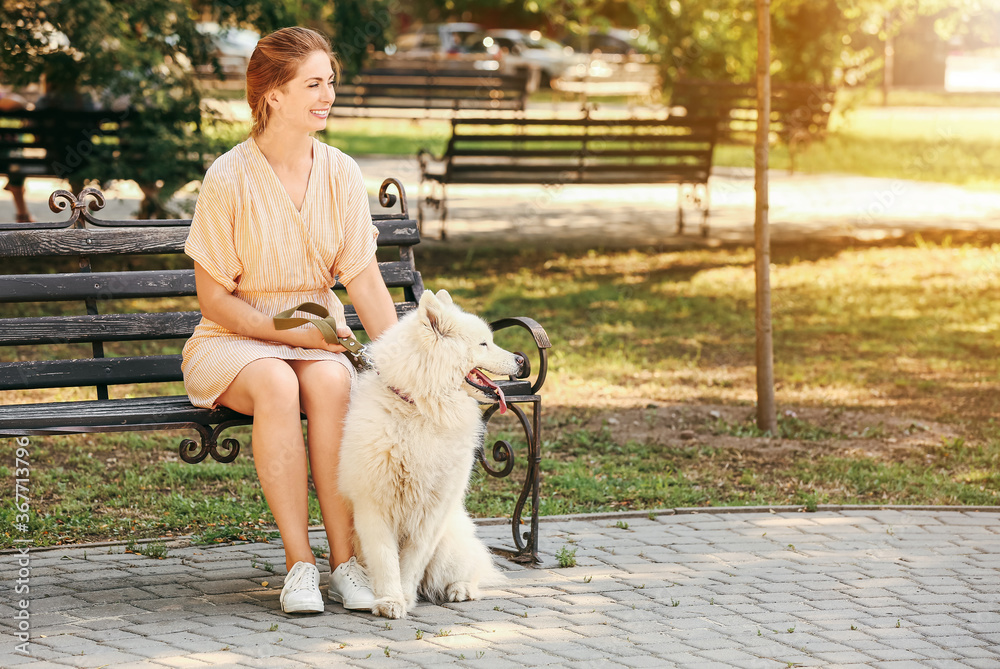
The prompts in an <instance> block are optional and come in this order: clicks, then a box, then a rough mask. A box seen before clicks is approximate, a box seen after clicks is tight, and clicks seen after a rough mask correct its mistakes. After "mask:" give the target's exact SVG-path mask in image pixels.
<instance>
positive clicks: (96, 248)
mask: <svg viewBox="0 0 1000 669" xmlns="http://www.w3.org/2000/svg"><path fill="white" fill-rule="evenodd" d="M158 222H159V221H152V223H154V224H155V223H158ZM372 222H373V223H374V224H375V227H376V228H378V231H379V235H378V243H379V245H382V246H413V245H414V244H417V243H419V241H420V234H419V232H418V229H417V225H416V223H415V222H414V221H411V220H408V219H402V220H392V219H389V220H378V219H373V221H372ZM111 223H119V222H118V221H112V222H111ZM124 223H127V224H128V225H119V226H114V227H107V228H103V227H102V228H52V229H48V230H16V231H15V230H7V231H4V234H2V235H0V258H38V257H44V256H75V255H92V256H93V255H121V254H130V253H135V254H140V253H146V254H148V253H183V252H184V242H185V241H187V235H188V229H189V228H188V225H189V224H190V221H189V220H183V221H172V223H173V225H172V226H170V227H160V226H155V225H151V226H141V225H133V224H132V222H131V221H124ZM20 225H24V224H20ZM137 228H138V229H140V230H141V234H137V230H136V229H137ZM0 230H3V227H2V226H0Z"/></svg>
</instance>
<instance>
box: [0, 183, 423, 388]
mask: <svg viewBox="0 0 1000 669" xmlns="http://www.w3.org/2000/svg"><path fill="white" fill-rule="evenodd" d="M390 185H394V186H395V187H396V188H397V190H398V192H399V198H398V200H399V202H400V211H399V212H396V213H391V212H390V213H376V214H373V216H372V221H373V223H374V224H375V225H376V226H377V227H378V228H379V237H378V245H379V268H380V269H381V271H382V276H383V278H384V279H385V282H386V285H388V286H389V287H390V288H391V289H400V290H396V291H394V292H395V293H397V294H398V295H399V297H398V301H397V302H396V311H397V313H398V314H400V315H402V314H404V313H406V312H408V311H410V310H412V309H414V308H416V303H417V301H418V300H419V299H420V294H421V293H422V292H423V283H422V279H421V277H420V273H419V272H418V271H417V270H416V267H415V265H414V260H413V245H415V244H417V243H418V242H419V240H420V237H419V233H418V231H417V224H416V222H415V221H413V220H411V219H410V217H409V213H408V209H407V206H406V198H405V194H404V192H403V189H402V186H401V184H399V182H398V181H396V180H395V179H387V180H386V181H385V182H384V183H383V184H382V189H381V191H380V193H379V202H380V204H381V205H382V207H384V208H385V209H390V208H392V207H394V206H395V203H396V201H397V197H396V195H395V194H392V193H389V192H388V191H387V188H388V186H390ZM91 201H92V202H93V203H95V204H97V205H100V206H103V203H104V197H103V195H102V194H101V193H100V191H98V190H97V189H93V188H88V189H85V190H84V191H83V192H82V193H81V194H80V196H79V197H74V196H73V195H72V194H71V193H69V192H68V191H57V192H56V193H53V196H52V198H50V205H54V206H53V209H54V210H64V209H66V208H67V206H70V207H72V215H71V217H70V220H69V221H67V222H64V223H55V224H52V223H50V224H37V223H35V224H23V223H22V224H18V223H10V224H0V261H3V262H5V264H7V265H8V267H9V266H10V265H11V264H12V263H14V264H17V265H19V267H18V268H17V271H19V273H14V274H0V305H3V306H2V307H0V309H2V311H0V315H2V317H0V390H4V391H7V390H29V389H36V388H63V387H73V386H94V387H95V388H96V389H97V397H98V399H106V398H107V397H108V386H111V385H117V384H137V383H151V382H173V381H180V380H182V375H181V370H180V355H179V352H180V348H181V347H182V346H183V343H184V342H183V340H185V339H187V338H188V337H189V336H190V335H191V333H192V332H193V331H194V328H195V326H196V325H197V324H198V321H199V320H200V318H201V314H200V312H198V311H197V308H198V305H197V300H196V299H195V298H194V296H195V295H196V292H195V281H194V269H193V265H192V263H191V262H190V259H188V258H187V256H184V255H183V253H184V242H185V240H186V239H187V234H188V229H189V226H190V223H191V221H190V220H149V221H136V220H126V221H101V220H99V219H96V218H94V217H93V216H92V215H91V214H90V213H89V212H88V211H87V210H86V208H85V207H86V205H88V204H91ZM98 208H99V207H98ZM151 254H156V255H159V256H163V257H160V258H150V257H149V256H150V255H151ZM144 256H145V259H143V257H144ZM126 257H127V258H129V260H126V259H125V258H126ZM74 258H75V259H78V260H79V262H78V266H79V270H78V271H75V272H65V271H63V272H57V273H48V271H49V267H47V265H46V263H47V262H49V261H51V262H52V263H61V264H66V260H67V259H70V260H71V259H74ZM104 265H108V266H109V267H107V268H105V267H103V266H104ZM20 266H26V267H27V270H22V269H21V267H20ZM164 267H167V269H164ZM170 267H176V268H174V269H171V268H170ZM61 269H65V268H61ZM8 271H9V269H8ZM342 288H343V286H341V285H339V284H338V285H337V287H336V288H335V289H338V290H340V289H342ZM344 301H345V302H346V300H344ZM346 312H347V322H348V324H349V325H350V327H351V328H352V329H354V330H361V329H362V328H361V323H360V321H359V319H358V317H357V314H356V313H355V311H354V309H353V307H351V306H350V305H347V307H346ZM15 314H16V315H15ZM37 314H46V315H37ZM149 340H174V341H173V342H171V343H166V344H161V345H150V344H148V343H143V342H148V341H149ZM178 340H180V341H178ZM15 347H20V348H15Z"/></svg>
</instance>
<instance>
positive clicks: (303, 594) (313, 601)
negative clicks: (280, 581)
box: [280, 562, 323, 613]
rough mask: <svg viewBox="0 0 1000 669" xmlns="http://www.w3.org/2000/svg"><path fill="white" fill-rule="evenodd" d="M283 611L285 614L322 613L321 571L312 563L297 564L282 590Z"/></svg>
mask: <svg viewBox="0 0 1000 669" xmlns="http://www.w3.org/2000/svg"><path fill="white" fill-rule="evenodd" d="M280 601H281V610H282V611H284V612H285V613H322V612H323V594H322V593H321V592H320V590H319V569H316V565H314V564H312V563H310V562H296V563H295V564H294V565H292V570H291V571H289V572H288V575H287V576H285V585H284V587H282V588H281V598H280Z"/></svg>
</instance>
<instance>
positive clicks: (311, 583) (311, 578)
mask: <svg viewBox="0 0 1000 669" xmlns="http://www.w3.org/2000/svg"><path fill="white" fill-rule="evenodd" d="M300 564H303V565H309V563H308V562H302V563H300ZM292 571H293V572H295V573H294V574H289V576H290V577H291V578H290V579H289V582H288V583H286V585H287V586H288V589H289V590H290V591H292V590H317V589H319V581H318V580H317V578H316V577H317V575H318V574H319V572H318V571H317V570H316V569H310V568H309V567H308V566H304V567H300V568H299V569H297V570H296V569H295V567H292Z"/></svg>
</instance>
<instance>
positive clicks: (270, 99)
mask: <svg viewBox="0 0 1000 669" xmlns="http://www.w3.org/2000/svg"><path fill="white" fill-rule="evenodd" d="M264 99H265V100H267V104H269V105H270V106H271V108H272V109H281V91H280V90H278V89H277V88H273V89H271V90H270V91H269V92H268V93H267V95H265V96H264Z"/></svg>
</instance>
